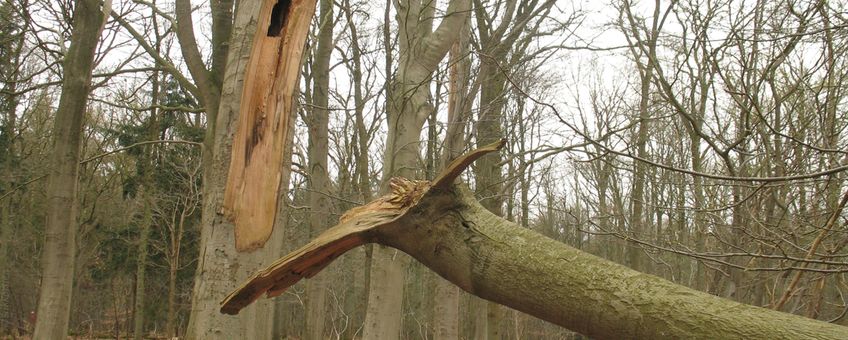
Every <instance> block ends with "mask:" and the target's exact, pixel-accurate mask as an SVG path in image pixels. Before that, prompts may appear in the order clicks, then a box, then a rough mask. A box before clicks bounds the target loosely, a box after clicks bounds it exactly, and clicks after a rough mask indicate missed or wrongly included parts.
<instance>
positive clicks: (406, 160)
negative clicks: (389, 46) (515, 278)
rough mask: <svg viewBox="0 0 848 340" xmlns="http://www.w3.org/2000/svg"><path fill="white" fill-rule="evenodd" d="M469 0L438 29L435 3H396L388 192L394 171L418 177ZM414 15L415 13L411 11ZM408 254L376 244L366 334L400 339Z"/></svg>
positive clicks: (453, 7) (453, 8)
mask: <svg viewBox="0 0 848 340" xmlns="http://www.w3.org/2000/svg"><path fill="white" fill-rule="evenodd" d="M469 4H470V1H469V0H451V1H450V3H449V4H448V8H447V11H446V12H445V13H446V15H445V17H444V18H443V19H442V22H441V23H440V24H439V27H438V28H436V29H435V30H433V28H432V25H433V17H434V13H435V7H434V6H435V4H434V3H431V2H425V1H420V0H404V1H397V2H395V6H396V13H397V15H396V20H397V22H398V34H399V36H400V37H403V38H401V39H398V43H399V45H400V46H399V54H400V60H399V62H398V70H397V74H396V75H395V77H394V78H393V79H392V80H391V81H390V83H389V85H388V88H387V90H388V96H387V97H388V124H389V127H388V140H387V141H386V150H385V156H384V157H383V164H384V165H383V191H384V192H387V191H388V190H389V180H390V179H391V178H392V177H395V176H404V177H409V178H414V177H416V172H417V171H416V168H417V163H418V157H419V154H418V152H419V143H420V139H419V134H420V132H421V129H422V128H423V126H424V121H425V120H426V119H427V117H428V116H429V115H430V113H431V112H432V110H433V108H432V104H430V87H429V86H428V84H429V83H430V81H431V75H432V74H433V72H434V71H435V70H436V67H438V64H439V62H440V61H441V60H442V58H444V56H445V55H446V54H447V52H448V50H449V49H450V47H451V46H452V45H453V43H454V42H455V41H456V38H457V37H458V35H459V28H460V27H462V25H463V24H464V22H465V20H466V17H467V15H468V8H469ZM410 14H413V15H410ZM406 262H407V258H406V257H405V256H403V255H402V254H399V253H398V252H397V251H396V250H393V249H388V248H385V247H381V246H376V247H374V251H373V253H372V263H371V274H370V283H369V294H368V307H367V312H366V316H365V329H364V333H363V337H364V338H365V339H369V340H370V339H397V338H399V337H400V333H401V324H402V316H403V314H402V308H401V307H402V303H403V281H404V271H405V268H404V267H405V263H406Z"/></svg>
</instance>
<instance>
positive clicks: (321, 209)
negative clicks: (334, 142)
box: [305, 0, 333, 340]
mask: <svg viewBox="0 0 848 340" xmlns="http://www.w3.org/2000/svg"><path fill="white" fill-rule="evenodd" d="M319 7H320V8H321V10H320V14H319V15H320V17H319V18H320V19H319V20H318V26H319V32H318V46H317V48H316V49H315V54H314V56H315V57H314V59H313V61H314V62H313V64H312V72H313V74H314V78H313V79H314V80H313V95H312V108H311V109H310V110H309V113H310V115H309V117H308V120H309V121H308V123H307V126H308V127H309V146H308V150H307V153H308V157H309V160H308V162H309V164H308V166H309V189H310V191H309V207H310V216H309V229H310V237H315V236H317V235H318V234H320V233H321V232H322V231H324V229H325V228H326V227H327V226H328V225H330V223H329V222H330V218H329V217H330V214H331V212H332V211H331V210H332V205H331V204H330V199H329V196H328V194H329V191H330V175H329V173H328V169H327V165H328V155H329V139H328V124H329V113H330V111H329V109H328V106H329V90H330V55H331V54H332V52H333V2H332V1H331V0H320V3H319ZM325 286H326V275H324V276H318V277H315V278H314V279H313V280H311V281H309V283H308V285H307V294H306V298H307V304H306V330H305V335H306V339H308V340H323V339H326V337H325V336H324V325H325V320H326V315H327V312H326V300H327V289H326V287H325Z"/></svg>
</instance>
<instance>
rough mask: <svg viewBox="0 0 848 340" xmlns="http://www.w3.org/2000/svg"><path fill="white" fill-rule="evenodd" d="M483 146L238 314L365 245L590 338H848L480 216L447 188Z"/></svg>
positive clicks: (381, 204) (400, 195)
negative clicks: (395, 252) (394, 252)
mask: <svg viewBox="0 0 848 340" xmlns="http://www.w3.org/2000/svg"><path fill="white" fill-rule="evenodd" d="M502 143H503V142H501V143H500V144H497V145H490V146H487V147H484V148H482V149H479V150H477V151H474V152H472V153H470V154H468V155H466V156H463V157H461V158H459V159H457V160H456V161H454V163H452V164H451V165H450V166H449V167H448V168H447V169H445V171H444V173H443V174H442V175H441V176H439V178H438V179H436V180H435V181H434V182H432V183H431V182H426V181H411V180H406V179H401V178H396V179H394V180H393V181H392V188H393V191H392V193H390V194H388V195H385V196H383V197H380V198H378V199H377V200H375V201H372V202H371V203H369V204H367V205H364V206H362V207H358V208H354V209H351V210H350V211H348V213H347V214H345V215H344V216H343V217H342V219H341V221H340V223H339V224H338V225H336V226H335V227H333V228H330V229H329V230H327V231H326V232H325V233H323V234H321V235H319V236H318V237H317V238H316V239H315V240H313V241H312V242H310V243H309V244H307V245H306V246H304V247H302V248H300V249H298V250H297V251H295V252H293V253H291V254H289V255H287V256H285V257H283V258H281V259H279V260H278V261H277V262H275V263H274V264H273V265H271V266H270V267H268V268H267V269H265V270H263V271H261V272H259V273H257V274H256V275H255V276H254V277H253V278H252V279H251V280H250V281H249V282H247V283H246V284H245V285H243V286H242V287H241V288H239V289H238V290H236V291H235V292H233V293H232V294H231V295H230V296H229V297H227V298H226V299H225V300H224V301H223V303H222V307H221V312H222V313H226V314H236V313H238V312H239V310H241V309H242V308H244V307H245V306H247V305H248V304H250V303H251V302H253V301H254V300H256V299H258V298H259V297H260V296H261V295H263V294H267V295H268V296H269V297H273V296H277V295H279V294H281V293H282V292H283V291H285V290H286V289H287V288H288V287H290V286H291V285H293V284H294V283H296V282H297V281H299V280H300V279H302V278H309V277H311V276H312V275H315V274H316V273H318V272H319V271H320V270H321V269H323V268H324V267H325V266H327V265H328V264H329V263H330V262H332V261H333V259H335V258H336V257H338V256H339V255H341V254H342V253H344V252H346V251H348V250H350V249H352V248H354V247H357V246H360V245H363V244H365V243H371V242H374V243H379V244H383V245H387V246H391V247H394V248H397V249H399V250H402V251H404V252H406V253H407V254H409V255H411V256H412V257H414V258H415V259H417V260H418V261H421V262H422V263H423V264H424V265H426V266H427V267H429V268H430V269H432V270H433V271H435V272H436V273H438V274H439V275H441V276H442V277H444V278H445V279H447V280H449V281H451V282H453V283H454V284H456V285H457V286H459V287H460V288H462V289H464V290H466V291H468V292H469V293H471V294H474V295H477V296H479V297H482V298H484V299H487V300H490V301H494V302H497V303H500V304H503V305H506V306H509V307H512V308H514V309H517V310H520V311H523V312H525V313H528V314H530V315H533V316H536V317H538V318H540V319H544V320H547V321H550V322H553V323H555V324H558V325H561V326H563V327H566V328H568V329H571V330H574V331H577V332H580V333H582V334H585V335H588V336H590V337H593V338H599V339H610V338H612V339H616V338H634V339H653V338H687V339H800V338H803V339H846V338H848V328H846V327H842V326H837V325H833V324H829V323H825V322H821V321H816V320H812V319H807V318H803V317H800V316H796V315H791V314H786V313H781V312H777V311H773V310H769V309H764V308H759V307H754V306H749V305H744V304H741V303H737V302H734V301H730V300H727V299H722V298H719V297H716V296H712V295H709V294H706V293H703V292H699V291H696V290H693V289H689V288H686V287H684V286H680V285H677V284H674V283H671V282H669V281H666V280H663V279H661V278H658V277H656V276H653V275H649V274H643V273H640V272H637V271H634V270H631V269H629V268H627V267H625V266H622V265H619V264H616V263H613V262H610V261H607V260H604V259H602V258H599V257H596V256H594V255H591V254H588V253H585V252H582V251H580V250H577V249H574V248H572V247H569V246H567V245H565V244H563V243H560V242H557V241H554V240H552V239H549V238H547V237H544V236H542V235H540V234H538V233H536V232H533V231H531V230H529V229H526V228H521V227H519V226H517V225H515V224H514V223H511V222H509V221H507V220H504V219H502V218H500V217H498V216H496V215H494V214H492V213H490V212H488V211H487V210H486V209H485V208H483V207H482V206H481V205H480V204H479V203H478V202H477V201H476V200H475V199H474V198H473V196H472V195H471V194H470V193H469V192H468V190H467V189H466V188H464V187H462V186H456V185H453V181H454V179H456V177H457V176H458V175H459V173H460V172H461V171H462V170H463V169H465V168H466V167H467V166H468V165H469V164H470V163H471V162H472V161H474V160H475V159H477V158H479V157H480V156H481V155H483V154H485V153H488V152H493V151H495V150H498V149H499V148H500V147H501V146H502V145H503V144H502Z"/></svg>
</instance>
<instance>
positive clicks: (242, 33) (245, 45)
mask: <svg viewBox="0 0 848 340" xmlns="http://www.w3.org/2000/svg"><path fill="white" fill-rule="evenodd" d="M263 5H265V1H243V2H240V4H239V8H238V11H237V13H236V18H235V25H233V30H232V38H231V40H230V43H229V54H228V57H227V59H228V60H227V63H226V64H227V65H228V67H227V68H226V72H225V73H224V75H223V77H222V79H223V85H222V87H221V97H220V99H219V102H220V106H219V108H218V110H217V122H215V123H214V125H213V122H209V126H208V127H207V128H208V129H213V131H211V132H208V133H207V137H206V145H210V144H213V145H214V147H213V148H212V149H211V150H210V149H206V151H205V153H204V162H208V163H205V166H204V186H203V190H204V192H203V195H204V196H203V214H202V222H201V224H202V227H201V228H202V229H201V238H200V254H199V260H198V264H197V274H196V276H195V283H194V288H193V291H192V312H191V317H190V319H189V325H188V330H187V335H186V338H187V339H204V340H205V339H270V338H271V333H272V320H273V317H274V309H273V304H271V303H265V304H261V305H258V306H256V307H255V308H251V310H250V311H248V313H246V314H245V316H242V317H240V318H225V317H222V316H221V315H220V314H218V313H217V312H216V310H217V305H218V302H219V301H220V299H221V298H222V297H223V296H224V295H225V294H226V292H227V291H229V290H231V289H232V288H233V287H234V285H235V282H238V281H240V280H242V279H244V278H246V277H248V275H250V273H252V272H253V271H255V270H256V269H257V268H259V266H260V265H261V264H262V263H265V262H267V261H269V260H270V259H272V258H274V257H276V256H279V252H280V248H281V246H282V242H277V240H276V237H278V236H279V235H281V234H282V233H281V230H280V229H282V228H283V226H282V225H280V224H281V223H282V219H277V221H276V223H277V232H275V233H273V234H271V233H270V232H269V233H268V234H267V236H265V235H264V234H263V235H261V237H258V238H254V239H253V241H257V240H262V242H263V243H264V241H265V240H267V239H268V238H269V237H270V238H271V241H270V242H269V243H268V244H266V245H265V246H264V247H260V248H258V249H256V250H254V251H253V252H250V253H244V252H239V251H238V250H237V246H236V244H234V229H235V226H234V224H233V223H232V222H231V221H229V220H228V219H227V218H225V217H224V215H223V214H222V213H221V212H222V209H221V207H222V206H223V205H224V184H225V183H224V180H225V179H226V178H227V175H228V169H229V168H230V165H231V162H230V160H231V151H232V150H233V148H232V146H233V145H234V141H233V137H234V135H235V134H236V132H235V130H236V127H237V121H238V119H239V114H240V113H244V112H240V108H241V107H242V105H241V104H242V94H243V87H244V86H247V85H254V86H256V85H257V84H255V83H250V84H248V82H247V81H246V80H245V79H246V77H247V76H246V73H247V72H246V70H247V69H248V65H249V64H248V60H249V58H250V57H251V56H252V55H254V54H252V52H254V50H253V42H254V38H255V35H256V36H263V37H264V36H266V32H267V31H268V28H269V26H270V24H269V21H270V18H269V17H265V18H263V19H262V20H259V16H260V13H264V14H265V15H269V12H262V11H261V9H262V7H263ZM272 5H273V3H272ZM301 5H302V4H301ZM307 7H308V6H307ZM307 7H299V8H300V9H301V10H303V9H304V8H307ZM312 8H313V10H314V6H312ZM306 17H308V18H311V14H309V15H308V16H306ZM306 17H303V16H302V17H300V19H299V20H307V22H308V18H306ZM257 30H258V31H257ZM304 38H305V36H304ZM301 45H302V44H301ZM296 59H297V60H298V62H297V65H298V67H299V65H300V64H299V60H300V57H299V55H298V57H297V58H296ZM296 70H297V69H296ZM295 73H297V72H296V71H295ZM265 84H268V83H267V82H266V83H265ZM289 86H291V85H290V84H289ZM265 90H267V89H263V91H265ZM263 93H264V92H263ZM277 95H279V97H276V96H277ZM286 96H288V97H286ZM291 96H292V93H291V92H288V93H287V94H286V92H285V91H283V92H274V96H272V97H274V98H277V99H279V100H281V101H286V102H287V103H289V104H293V102H292V98H291ZM284 97H286V98H284ZM253 99H256V98H253ZM266 99H267V98H266ZM256 100H260V101H261V100H262V98H260V99H256ZM280 107H283V106H282V105H281V106H280ZM287 108H289V109H291V106H287ZM281 112H283V113H282V114H279V113H278V116H277V117H278V118H279V119H280V120H285V122H283V121H281V122H279V123H280V124H281V125H283V126H284V127H285V129H286V130H289V131H290V129H289V127H291V124H292V121H291V119H292V118H293V117H294V115H290V114H289V113H290V111H286V110H282V109H281ZM256 113H257V112H253V114H256ZM275 123H277V122H275ZM289 131H286V132H283V134H285V135H286V137H285V138H284V139H283V141H281V142H279V143H276V141H275V143H276V144H275V146H276V147H277V148H278V149H277V151H276V152H279V154H280V155H279V156H274V157H277V159H278V161H279V163H277V164H276V167H277V170H278V171H275V172H274V173H275V174H277V175H274V176H273V180H269V181H268V182H267V183H265V184H266V185H267V186H272V187H274V188H277V187H287V186H288V181H289V176H290V172H289V171H288V169H289V161H290V159H289V157H287V155H290V148H289V147H287V146H289V145H291V137H292V134H291V133H290V132H289ZM267 139H271V137H270V136H268V137H267ZM242 147H244V145H242ZM240 151H241V152H243V151H244V149H243V148H242V149H240ZM210 154H211V157H210V156H207V155H210ZM206 157H209V158H206ZM242 164H243V163H242ZM268 183H273V184H271V185H268ZM275 190H276V189H275ZM265 193H266V194H267V191H265ZM273 200H274V202H277V197H276V196H275V197H274V198H273ZM241 207H246V208H250V207H249V206H245V205H242V206H241ZM263 207H267V202H264V203H263ZM277 208H278V207H276V206H275V207H274V209H277ZM274 215H276V213H275V214H274ZM267 216H268V215H263V217H267ZM263 221H264V222H268V221H265V220H264V219H263ZM264 222H263V223H264ZM268 223H269V224H270V225H273V224H274V221H271V222H268ZM261 228H262V229H263V230H265V228H268V225H267V224H266V225H263V226H262V227H261ZM263 233H264V232H263ZM247 244H248V245H249V244H252V246H251V247H258V245H257V244H256V243H251V242H247Z"/></svg>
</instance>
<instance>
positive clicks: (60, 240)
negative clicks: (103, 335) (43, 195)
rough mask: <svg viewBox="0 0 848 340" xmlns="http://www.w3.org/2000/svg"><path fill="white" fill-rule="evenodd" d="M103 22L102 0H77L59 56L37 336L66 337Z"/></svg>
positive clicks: (38, 337)
mask: <svg viewBox="0 0 848 340" xmlns="http://www.w3.org/2000/svg"><path fill="white" fill-rule="evenodd" d="M103 24H104V11H103V9H101V2H100V1H98V0H80V1H76V2H75V8H74V24H73V31H72V33H71V44H70V47H69V48H68V51H67V54H66V55H65V58H64V60H63V62H62V65H63V67H62V69H63V70H64V77H63V82H62V95H61V97H60V99H59V107H58V109H57V110H56V118H55V121H54V127H53V142H52V144H53V151H52V152H51V159H52V160H53V164H52V166H51V168H50V170H49V174H48V177H47V212H46V215H47V221H46V224H45V240H44V250H43V253H42V255H41V259H42V264H43V267H42V272H43V275H42V280H41V289H40V291H39V297H38V312H37V313H38V319H37V320H38V321H37V322H36V325H35V333H34V335H33V337H34V338H35V339H64V338H65V337H66V336H67V332H68V319H69V316H70V309H71V295H72V289H73V280H74V268H75V266H74V260H75V259H76V236H77V229H78V225H77V215H78V211H77V209H78V206H77V192H78V189H79V161H80V144H81V141H82V128H83V121H84V118H85V110H86V102H87V99H88V95H89V93H90V92H91V73H92V70H93V69H94V55H95V50H96V48H97V41H98V38H99V37H100V32H101V31H102V28H103Z"/></svg>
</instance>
